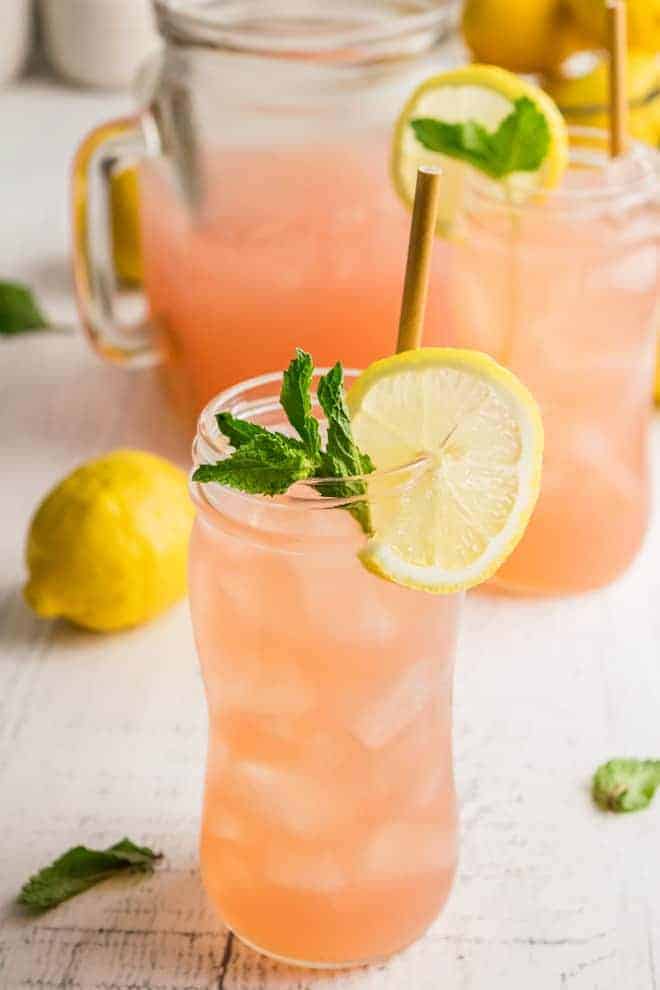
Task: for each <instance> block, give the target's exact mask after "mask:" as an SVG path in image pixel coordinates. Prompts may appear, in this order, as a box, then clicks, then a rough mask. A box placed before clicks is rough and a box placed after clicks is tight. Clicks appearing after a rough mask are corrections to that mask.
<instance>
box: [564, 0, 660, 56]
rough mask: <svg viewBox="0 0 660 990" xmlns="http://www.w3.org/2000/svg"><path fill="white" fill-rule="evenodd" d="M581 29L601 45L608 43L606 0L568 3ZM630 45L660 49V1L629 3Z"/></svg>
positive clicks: (649, 49) (627, 6)
mask: <svg viewBox="0 0 660 990" xmlns="http://www.w3.org/2000/svg"><path fill="white" fill-rule="evenodd" d="M568 6H569V8H570V10H571V12H572V14H573V16H574V17H575V20H576V21H577V23H578V24H579V25H580V27H581V29H582V30H583V31H584V32H585V34H586V35H587V36H588V37H589V38H590V39H591V41H592V42H594V43H595V44H598V45H604V44H605V41H606V30H607V29H606V21H605V6H606V0H568ZM626 8H627V11H628V44H629V45H630V47H631V48H641V49H643V50H644V51H647V52H657V51H658V50H660V0H627V3H626Z"/></svg>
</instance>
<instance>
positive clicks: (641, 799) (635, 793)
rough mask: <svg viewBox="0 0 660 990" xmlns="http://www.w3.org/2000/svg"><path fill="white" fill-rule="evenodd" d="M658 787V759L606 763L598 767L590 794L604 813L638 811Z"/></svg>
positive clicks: (646, 803)
mask: <svg viewBox="0 0 660 990" xmlns="http://www.w3.org/2000/svg"><path fill="white" fill-rule="evenodd" d="M659 786H660V760H632V759H619V760H609V762H608V763H603V764H602V766H600V767H598V769H597V770H596V773H595V774H594V779H593V783H592V795H593V799H594V801H595V802H596V804H597V805H598V806H599V807H600V808H602V809H603V811H617V812H629V811H641V810H642V809H643V808H647V807H648V805H649V804H650V803H651V801H652V800H653V795H654V794H655V792H656V789H657V788H658V787H659Z"/></svg>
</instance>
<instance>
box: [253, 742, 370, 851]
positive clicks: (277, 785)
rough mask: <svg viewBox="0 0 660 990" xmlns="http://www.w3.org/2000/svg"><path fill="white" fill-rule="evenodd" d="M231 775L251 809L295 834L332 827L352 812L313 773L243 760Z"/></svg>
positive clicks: (349, 804)
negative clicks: (308, 773)
mask: <svg viewBox="0 0 660 990" xmlns="http://www.w3.org/2000/svg"><path fill="white" fill-rule="evenodd" d="M234 777H235V782H236V786H237V788H238V790H239V792H240V793H242V794H243V795H244V797H245V798H246V800H248V801H249V802H250V804H251V806H252V808H253V810H254V811H256V812H257V813H258V814H260V815H262V816H263V817H264V819H266V820H268V819H270V820H272V822H273V823H274V824H276V825H279V826H281V827H282V828H285V829H287V830H289V831H291V832H295V833H296V834H298V835H310V834H319V833H322V832H325V831H327V830H328V829H334V828H336V827H337V826H341V825H342V824H344V823H345V822H346V821H347V819H349V818H350V817H352V814H353V810H354V807H353V802H350V801H348V799H343V800H342V798H341V796H340V795H338V794H337V793H336V792H335V791H332V790H330V789H329V788H328V787H327V784H326V783H323V782H321V781H320V780H318V779H317V778H316V777H314V776H312V775H307V774H303V773H300V772H298V771H295V770H288V769H285V768H281V767H272V766H269V765H268V764H266V763H257V762H253V761H247V760H245V761H242V762H240V763H238V764H236V766H235V768H234Z"/></svg>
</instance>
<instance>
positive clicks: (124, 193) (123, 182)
mask: <svg viewBox="0 0 660 990" xmlns="http://www.w3.org/2000/svg"><path fill="white" fill-rule="evenodd" d="M110 214H111V220H112V247H113V253H114V260H115V269H116V271H117V274H118V275H119V277H120V278H121V279H123V280H124V281H125V282H128V283H130V284H132V285H139V284H140V283H141V282H142V277H143V273H142V255H141V251H140V228H139V221H138V178H137V171H136V169H134V168H127V169H125V170H124V171H123V172H117V173H116V174H115V175H113V176H112V179H111V181H110Z"/></svg>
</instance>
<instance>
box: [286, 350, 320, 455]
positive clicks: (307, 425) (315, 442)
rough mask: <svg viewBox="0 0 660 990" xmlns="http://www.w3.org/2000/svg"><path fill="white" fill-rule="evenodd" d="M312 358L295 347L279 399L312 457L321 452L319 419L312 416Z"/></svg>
mask: <svg viewBox="0 0 660 990" xmlns="http://www.w3.org/2000/svg"><path fill="white" fill-rule="evenodd" d="M313 375H314V362H313V360H312V357H311V355H310V354H308V353H307V352H306V351H303V350H301V348H300V347H297V348H296V356H295V357H294V359H293V361H292V362H291V364H290V365H289V367H288V368H287V370H286V371H285V372H284V374H283V376H282V389H281V391H280V402H281V404H282V408H283V409H284V412H285V413H286V415H287V418H288V420H289V422H290V423H291V426H292V427H293V428H294V430H295V431H296V433H297V434H298V436H299V437H300V439H301V440H302V442H303V443H304V445H305V448H306V450H307V451H308V453H309V454H310V456H311V457H313V458H318V456H319V455H320V452H321V438H320V434H319V424H318V421H317V420H316V419H315V418H314V416H312V397H311V394H310V390H311V387H312V377H313Z"/></svg>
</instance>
